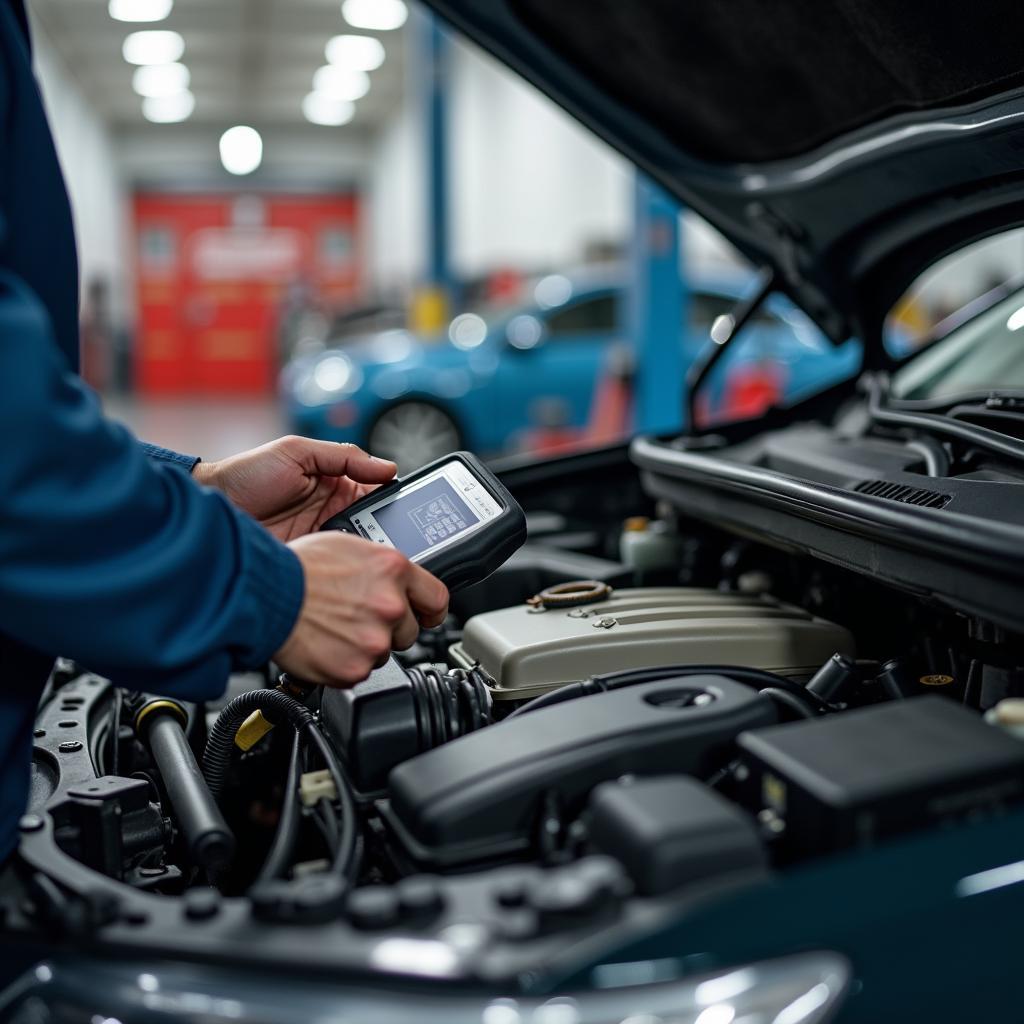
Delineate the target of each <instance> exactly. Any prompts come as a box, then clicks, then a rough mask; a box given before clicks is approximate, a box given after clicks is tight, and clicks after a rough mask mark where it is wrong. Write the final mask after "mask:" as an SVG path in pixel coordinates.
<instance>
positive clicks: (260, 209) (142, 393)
mask: <svg viewBox="0 0 1024 1024" xmlns="http://www.w3.org/2000/svg"><path fill="white" fill-rule="evenodd" d="M28 6H29V9H30V14H31V16H32V18H33V22H34V40H35V60H36V65H37V71H38V75H39V78H40V82H41V86H42V89H43V93H44V98H45V100H46V103H47V106H48V109H49V112H50V118H51V123H52V126H53V130H54V133H55V135H56V139H57V144H58V149H59V152H60V155H61V159H62V163H63V166H64V171H65V175H66V177H67V180H68V186H69V191H70V193H71V199H72V204H73V207H74V211H75V218H76V226H77V232H78V244H79V250H80V261H81V280H82V355H83V372H84V375H85V376H86V378H87V379H88V381H89V382H90V383H91V384H92V385H93V386H94V387H95V388H96V389H97V391H98V392H100V394H101V395H102V396H103V400H104V403H105V405H106V407H107V409H108V411H109V412H110V413H111V414H112V415H113V416H115V417H117V418H119V419H122V420H123V421H125V422H127V423H128V424H129V426H130V427H131V428H132V429H133V430H134V431H135V432H136V433H137V434H138V435H139V436H140V437H142V438H144V439H146V440H149V441H152V442H154V443H158V444H164V445H167V446H169V447H172V448H176V449H179V450H182V451H186V452H191V453H195V454H200V455H202V456H204V457H205V458H218V457H220V456H223V455H226V454H229V453H231V452H234V451H237V450H240V449H243V448H246V447H250V446H252V445H255V444H258V443H261V442H263V441H266V440H269V439H271V438H273V437H275V436H277V435H279V434H282V433H285V432H300V433H304V434H307V435H311V436H316V437H323V438H329V439H334V440H348V441H354V442H357V443H359V444H363V445H366V446H368V447H369V448H370V449H371V450H373V451H375V452H376V453H377V454H380V455H385V456H388V457H391V458H395V459H397V460H398V461H399V462H400V464H401V466H402V468H403V469H409V468H412V467H413V466H415V465H417V464H420V463H422V462H425V461H427V460H429V459H430V458H433V457H436V456H437V455H440V454H443V453H444V452H447V451H449V450H451V449H453V448H456V447H468V448H472V449H475V450H477V451H478V452H480V453H482V454H485V455H498V454H513V453H522V452H555V451H562V450H567V449H572V448H579V447H589V446H595V445H600V444H605V443H609V442H611V441H614V440H616V439H619V438H622V437H624V436H626V435H628V434H629V433H631V432H632V431H633V430H636V429H643V430H659V431H660V430H669V429H674V428H678V427H680V426H682V425H683V419H684V413H683V401H682V396H683V381H684V379H685V374H686V369H687V367H688V365H689V364H690V363H691V362H692V361H693V359H694V358H695V357H696V354H697V352H698V351H699V350H700V348H701V347H702V346H703V345H705V344H707V343H708V338H709V335H710V334H711V333H712V327H713V325H714V324H715V322H716V320H717V319H718V318H720V317H724V316H727V315H728V312H729V310H730V309H731V308H732V307H733V305H734V304H735V302H736V301H737V299H738V298H739V297H741V296H742V294H743V293H744V291H745V290H746V289H747V288H748V287H749V286H750V285H751V283H752V268H750V267H748V266H745V265H744V263H743V261H742V260H741V259H740V258H739V257H738V256H737V255H736V253H735V252H733V251H732V250H731V249H730V247H729V246H728V245H727V244H725V243H724V241H723V240H722V239H721V238H720V237H719V236H717V234H716V233H715V231H714V230H713V229H712V228H710V227H709V226H708V225H707V224H705V223H704V222H703V221H701V220H700V218H698V217H696V216H695V215H693V214H692V213H690V212H687V211H683V210H680V209H679V208H678V206H677V205H675V204H674V203H673V202H672V201H671V200H670V199H669V198H668V197H667V196H665V195H664V194H662V193H661V192H660V191H659V189H657V188H656V187H655V186H653V185H652V184H651V183H650V182H648V181H645V180H644V179H643V178H642V177H641V176H639V175H638V174H636V173H635V172H634V170H633V168H632V167H631V166H630V165H629V164H628V163H627V162H626V161H624V160H623V159H622V158H621V157H619V156H618V155H617V154H615V153H614V152H612V151H611V150H610V149H609V148H608V147H607V146H605V145H604V144H603V143H601V142H600V141H599V140H597V139H596V138H594V137H593V136H591V135H590V134H589V133H588V132H587V131H586V130H585V129H583V128H582V127H580V126H579V125H578V124H576V123H575V122H574V121H573V120H572V119H571V118H569V117H568V116H567V115H565V114H564V113H562V112H561V111H560V110H559V109H558V108H557V107H555V106H554V105H553V104H552V103H550V102H549V101H548V100H546V99H545V98H544V97H543V96H541V95H540V94H539V93H537V92H536V91H534V90H533V89H532V88H531V87H530V86H528V85H527V84H525V83H524V82H522V81H521V80H520V79H518V78H517V77H516V76H515V75H513V74H512V73H510V72H508V71H506V70H505V69H503V68H502V67H501V66H499V65H498V64H497V63H496V62H495V61H493V60H492V59H491V58H489V57H488V56H486V55H484V54H483V53H481V52H480V51H478V50H477V49H475V48H474V47H473V46H471V45H470V44H468V43H467V42H466V41H464V40H462V39H460V38H459V37H458V36H457V35H454V34H452V33H450V32H448V31H446V30H445V28H444V27H443V26H441V25H440V24H438V23H437V22H436V21H435V20H433V19H432V18H431V16H430V15H429V14H427V13H426V12H425V11H424V10H423V9H421V8H419V7H418V6H416V5H415V4H414V3H411V2H410V3H408V4H407V3H404V2H403V0H344V2H342V0H29V3H28ZM1022 269H1024V240H1022V236H1021V235H1020V233H1019V232H1012V233H1010V234H1008V235H1004V236H1001V237H1000V238H999V239H996V240H993V241H991V242H988V243H985V244H984V245H982V246H981V247H977V248H976V250H972V251H971V252H969V253H967V254H966V255H965V254H961V255H960V256H958V257H957V260H956V262H955V263H953V264H950V265H948V266H943V267H939V268H936V270H935V271H933V272H931V273H930V274H929V275H927V277H926V278H925V279H923V280H922V281H921V282H919V284H918V285H916V286H915V288H914V289H912V290H911V292H910V293H908V295H907V296H906V297H905V299H904V300H903V302H901V304H900V305H899V306H898V307H897V308H896V309H895V310H894V312H893V316H892V317H891V318H890V324H889V338H888V343H889V344H890V345H891V347H892V348H893V350H894V351H896V352H897V353H904V352H908V351H911V350H912V349H913V348H914V347H915V346H918V345H920V344H923V343H924V342H925V341H927V340H928V338H929V337H931V336H932V335H933V334H934V332H935V331H936V329H937V325H939V324H940V323H941V322H942V320H943V318H944V317H947V316H948V315H949V314H950V313H951V312H952V311H954V310H956V309H957V308H959V307H961V306H962V305H963V303H964V302H965V301H966V300H967V299H968V298H970V297H972V296H974V295H978V294H980V293H981V291H983V290H984V289H985V288H987V287H991V286H993V285H995V284H999V283H1001V282H1002V281H1005V280H1006V279H1008V278H1009V277H1012V276H1015V275H1017V274H1019V273H1020V271H1021V270H1022ZM723 325H724V326H727V321H721V322H720V323H719V330H721V329H724V327H723ZM857 358H858V349H857V343H856V342H855V341H851V342H848V343H847V344H846V345H844V346H840V347H839V348H835V347H833V346H831V345H830V344H829V343H827V342H826V341H825V340H824V339H823V338H822V336H821V335H820V334H819V332H818V331H817V329H816V328H815V327H814V325H813V324H811V322H810V321H809V320H807V319H806V317H804V316H803V315H802V314H801V313H800V312H799V311H798V310H797V309H795V308H794V307H793V306H792V305H790V304H789V303H788V301H787V300H785V299H784V297H782V296H775V297H773V300H772V301H771V302H769V303H768V305H767V306H766V307H765V308H764V310H763V312H762V313H761V314H759V316H758V318H757V320H756V322H754V323H753V324H751V325H750V327H749V328H748V330H747V332H746V335H745V336H744V337H743V338H742V339H741V340H740V341H739V342H738V343H737V344H736V345H734V346H732V348H731V349H730V350H729V353H728V358H727V359H725V360H723V361H722V363H721V364H720V366H719V369H718V370H716V374H715V375H714V376H713V377H712V379H711V380H710V381H709V386H708V388H707V393H706V394H702V395H701V396H700V401H699V402H698V403H697V405H696V406H695V409H696V412H695V414H696V415H699V416H701V417H705V418H707V419H716V418H717V419H723V418H733V417H739V416H748V415H754V414H756V413H757V412H759V411H761V410H763V409H764V408H766V407H768V406H769V405H772V404H774V403H777V402H780V401H785V400H788V399H790V398H793V397H798V396H799V395H800V394H803V393H805V392H808V391H811V390H815V389H818V388H821V387H824V386H826V385H827V384H828V383H830V382H832V381H834V380H837V379H839V378H840V377H842V376H846V375H848V374H849V373H850V372H853V370H854V369H855V368H856V362H857Z"/></svg>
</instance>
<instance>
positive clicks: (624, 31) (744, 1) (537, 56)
mask: <svg viewBox="0 0 1024 1024" xmlns="http://www.w3.org/2000/svg"><path fill="white" fill-rule="evenodd" d="M427 3H428V5H429V6H430V7H432V8H434V9H435V10H436V11H437V12H438V13H439V14H441V15H442V16H443V17H445V18H447V19H448V20H449V21H451V22H452V23H453V24H455V25H456V26H457V27H458V28H459V29H461V30H462V31H463V32H465V33H466V34H467V35H468V36H470V37H471V38H473V39H474V40H476V41H477V42H478V43H480V44H481V45H482V46H483V47H484V48H486V49H488V50H490V51H491V52H492V53H493V54H495V55H496V56H497V57H498V58H500V59H501V60H503V61H504V62H505V63H507V64H508V65H509V66H511V67H512V68H513V69H515V70H516V71H518V72H519V73H520V74H521V75H522V76H523V77H524V78H526V79H527V80H529V81H530V82H532V83H533V84H534V85H536V86H538V87H539V88H540V89H541V90H542V91H544V92H545V93H547V94H548V95H549V96H550V97H551V98H552V99H554V100H555V101H556V102H557V103H559V104H560V105H561V106H563V107H564V108H565V109H566V110H567V111H569V112H570V113H571V114H573V115H574V116H575V117H577V118H578V119H579V120H580V121H582V122H583V123H584V124H586V125H588V126H589V127H590V128H592V129H593V130H594V131H595V132H596V133H597V134H598V135H600V136H602V137H603V138H604V139H606V140H607V141H608V142H609V143H611V144H612V145H613V146H615V147H616V148H617V149H619V150H620V151H621V152H622V153H624V154H625V155H626V156H628V157H629V158H630V159H631V160H633V161H634V162H635V163H636V164H637V165H638V166H640V167H641V168H643V169H644V170H645V171H646V172H647V173H648V174H650V175H651V176H652V177H653V178H654V179H655V180H657V181H658V182H660V183H661V184H662V185H663V186H664V187H665V188H666V189H667V190H668V191H669V192H670V193H672V194H673V195H675V196H676V197H678V198H679V199H680V200H681V201H682V202H683V203H685V204H686V205H688V206H690V207H692V208H693V209H694V210H696V211H697V212H698V213H700V214H701V215H702V216H704V217H705V218H706V219H707V220H709V221H710V222H711V223H713V224H714V225H715V226H716V227H717V228H718V229H719V230H720V231H721V232H723V234H725V236H726V237H727V238H728V239H729V240H730V241H731V242H732V243H733V244H734V245H735V246H737V248H738V249H739V250H740V251H741V252H743V253H744V254H745V255H746V256H747V257H748V258H749V259H751V260H752V261H753V262H755V263H757V264H759V265H768V266H770V267H771V268H772V269H773V270H774V272H775V274H776V278H777V281H778V283H779V286H780V287H781V288H782V289H783V290H784V291H786V292H788V293H789V294H790V295H791V296H792V298H793V299H794V300H796V301H797V302H798V303H799V304H800V305H801V306H802V307H803V308H804V309H805V310H806V311H807V312H808V313H809V314H810V315H811V316H812V317H813V318H814V319H815V320H816V321H817V322H818V323H819V324H820V325H821V327H822V328H823V329H824V330H825V332H826V333H827V334H828V335H829V336H830V337H832V338H833V340H836V341H840V340H842V339H844V338H845V337H847V336H849V335H850V334H857V335H859V336H860V337H862V338H863V339H864V341H865V342H866V344H867V348H868V355H869V362H872V361H874V362H877V363H879V364H880V365H881V364H884V362H885V358H884V354H883V350H882V346H881V344H880V341H881V324H882V319H883V317H884V315H885V313H886V312H887V310H888V309H889V308H890V306H891V305H892V304H893V302H894V301H895V300H896V298H897V297H898V296H899V294H900V293H901V292H902V290H903V289H904V288H905V287H906V285H907V284H909V282H910V281H911V280H912V279H913V277H914V276H915V275H916V274H917V273H918V272H919V271H920V270H921V269H923V267H924V266H926V265H927V264H928V263H930V262H932V261H933V260H935V259H937V258H939V257H940V256H942V255H945V254H946V253H947V252H950V251H952V250H954V249H955V248H958V247H959V246H960V245H963V244H965V243H966V242H968V241H971V240H973V239H975V238H979V237H982V236H983V235H985V234H989V233H991V232H993V231H995V230H999V229H1001V228H1002V227H1005V226H1008V225H1009V224H1011V223H1013V222H1024V51H1022V50H1021V48H1020V43H1019V40H1020V38H1021V35H1022V32H1024V5H1021V4H1019V3H1010V2H1007V0H975V2H973V3H971V4H969V5H966V6H965V5H963V4H954V3H952V2H949V0H940V2H938V3H936V2H934V0H933V2H930V3H925V2H924V0H905V2H899V3H894V2H893V0H831V2H828V0H826V2H819V3H812V2H808V0H773V2H771V3H766V2H765V0H637V2H633V3H628V2H623V0H558V2H557V3H551V2H550V0H427ZM873 343H874V344H873ZM872 353H873V355H874V359H872V358H871V357H872Z"/></svg>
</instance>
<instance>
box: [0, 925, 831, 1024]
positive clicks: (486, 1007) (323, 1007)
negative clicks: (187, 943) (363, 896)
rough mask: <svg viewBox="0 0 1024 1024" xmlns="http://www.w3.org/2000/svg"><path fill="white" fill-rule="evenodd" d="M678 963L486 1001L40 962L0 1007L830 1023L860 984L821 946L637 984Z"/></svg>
mask: <svg viewBox="0 0 1024 1024" xmlns="http://www.w3.org/2000/svg"><path fill="white" fill-rule="evenodd" d="M394 941H395V940H393V939H384V940H382V942H383V943H389V942H390V943H392V944H393V943H394ZM421 944H422V943H420V942H417V941H416V940H407V941H406V949H405V953H404V955H407V956H409V957H411V958H412V960H414V961H416V962H417V963H419V962H421V961H423V955H422V952H421V951H419V950H418V948H417V947H418V945H421ZM428 945H430V946H432V947H433V946H441V945H444V943H441V942H439V941H434V942H430V943H428ZM460 957H461V954H459V953H458V951H457V950H456V949H455V948H454V947H451V955H450V956H449V957H448V958H446V959H444V960H443V961H442V960H439V959H438V957H437V955H436V951H432V952H431V956H430V958H429V962H427V961H423V962H422V963H420V966H421V969H420V970H419V971H415V970H409V968H415V966H416V964H415V963H412V964H402V963H396V964H394V965H393V966H394V967H395V968H397V969H399V970H402V971H406V972H407V973H419V974H420V975H421V976H424V975H430V974H435V975H436V976H438V977H444V976H448V975H450V974H451V973H452V972H453V968H456V966H457V963H456V962H457V961H459V960H460ZM398 959H399V960H400V959H401V957H399V958H398ZM669 964H671V965H672V966H673V969H674V967H675V966H676V965H677V961H674V960H673V961H659V960H655V961H642V962H639V963H634V964H609V965H605V966H604V967H601V968H599V969H598V970H597V972H595V982H596V984H597V988H596V989H595V990H593V991H589V992H585V993H578V994H572V995H561V996H554V997H552V998H549V999H538V998H515V999H512V998H504V997H497V998H491V999H488V998H486V997H482V996H480V995H479V994H471V993H460V992H458V991H447V992H445V991H444V990H442V989H438V988H436V987H426V988H424V989H423V991H422V992H421V993H418V994H416V995H415V996H414V995H413V991H414V990H413V989H410V988H409V987H408V979H406V983H405V986H404V990H403V989H398V988H394V987H393V986H390V985H388V983H387V981H386V978H382V980H381V982H380V983H379V984H377V985H374V984H373V983H372V982H370V983H365V982H364V983H362V984H355V983H349V984H341V983H337V982H336V983H333V984H332V983H326V982H325V983H318V982H315V981H312V980H310V979H305V980H303V979H299V978H296V977H294V976H292V975H290V974H289V973H288V970H286V969H284V968H282V970H281V971H280V972H278V973H268V972H266V971H264V972H263V973H258V972H256V971H249V972H246V971H241V970H230V971H229V970H225V969H223V968H218V967H204V968H199V967H197V966H196V965H188V966H185V965H176V964H167V963H164V964H161V965H159V966H158V967H157V966H155V965H147V966H146V967H145V968H140V966H139V965H132V964H131V963H129V962H124V961H120V962H119V961H113V960H112V961H106V960H105V961H95V960H90V959H88V958H86V957H80V958H76V959H74V960H71V959H69V960H64V961H58V962H56V963H50V964H41V965H40V966H39V967H37V968H36V969H35V970H34V971H32V972H30V973H29V974H28V975H27V976H26V977H23V978H22V980H21V981H20V982H18V983H16V984H15V985H14V986H12V988H11V989H9V990H8V992H7V993H6V998H5V999H4V1000H3V1001H2V1003H0V1011H3V1013H4V1019H5V1020H9V1019H11V1016H8V1015H9V1014H13V1016H14V1017H15V1018H17V1019H21V1018H19V1017H18V1015H17V1012H16V1011H19V1010H21V1009H23V1008H26V1007H31V1008H32V1013H33V1014H34V1016H33V1017H32V1019H33V1020H35V1019H37V1018H38V1019H40V1020H43V1019H46V1020H54V1021H60V1022H61V1024H90V1022H95V1021H97V1020H104V1021H109V1020H111V1019H113V1020H119V1021H141V1020H156V1019H157V1016H159V1018H160V1019H161V1020H163V1019H165V1016H166V1018H168V1019H170V1018H171V1017H173V1018H174V1019H176V1020H178V1019H180V1020H182V1021H186V1020H187V1021H196V1020H199V1019H202V1020H204V1021H207V1022H210V1024H213V1022H215V1021H225V1022H226V1021H230V1020H246V1021H252V1022H254V1024H257V1022H258V1024H292V1022H294V1021H297V1020H317V1021H322V1022H325V1024H341V1022H342V1021H382V1022H384V1021H387V1022H397V1021H408V1020H410V1019H412V1017H411V1016H410V1000H411V999H413V998H415V1000H416V1004H415V1005H416V1010H415V1014H413V1015H412V1016H415V1019H416V1021H417V1022H419V1024H622V1022H624V1021H629V1022H640V1021H643V1022H644V1024H733V1022H735V1024H741V1022H742V1024H822V1022H824V1021H826V1020H828V1019H829V1018H830V1017H831V1016H832V1015H833V1014H834V1013H835V1011H836V1009H837V1008H838V1007H839V1004H840V1002H841V1000H842V997H843V996H844V994H845V993H846V989H847V985H848V982H849V979H850V970H849V965H848V964H847V962H846V961H845V960H844V959H843V958H842V957H840V956H838V955H837V954H835V953H826V952H819V953H806V954H800V955H799V956H792V957H786V958H785V959H781V960H770V961H765V962H762V963H756V964H749V965H746V966H744V967H739V968H734V969H732V970H729V971H719V972H717V973H714V974H706V975H702V976H700V977H696V978H685V979H679V980H676V981H659V980H652V981H651V982H650V983H649V984H637V980H638V979H640V978H642V977H647V978H650V979H657V978H663V977H665V976H666V974H671V973H672V972H671V971H669V970H667V968H666V965H669ZM430 967H433V968H435V970H433V971H432V970H429V969H428V968H430ZM438 967H440V968H441V970H439V971H438V970H436V968H438ZM455 973H457V971H455ZM620 982H625V984H620ZM58 1011H59V1012H58ZM50 1013H53V1016H50V1015H49V1014H50ZM25 1019H28V1018H27V1017H26V1018H25Z"/></svg>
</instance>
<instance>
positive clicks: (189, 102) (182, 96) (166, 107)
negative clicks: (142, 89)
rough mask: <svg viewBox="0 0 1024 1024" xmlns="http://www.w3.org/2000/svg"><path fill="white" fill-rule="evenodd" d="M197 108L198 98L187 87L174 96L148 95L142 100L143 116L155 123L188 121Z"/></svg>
mask: <svg viewBox="0 0 1024 1024" xmlns="http://www.w3.org/2000/svg"><path fill="white" fill-rule="evenodd" d="M195 108H196V98H195V96H193V95H192V93H190V92H189V91H188V90H187V89H186V90H185V91H184V92H178V93H175V94H174V95H173V96H147V97H146V98H145V99H144V100H143V101H142V116H143V117H144V118H145V119H146V120H147V121H152V122H153V123H154V124H174V123H176V122H178V121H186V120H188V118H189V117H190V116H191V115H192V111H193V110H195Z"/></svg>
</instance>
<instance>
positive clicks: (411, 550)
mask: <svg viewBox="0 0 1024 1024" xmlns="http://www.w3.org/2000/svg"><path fill="white" fill-rule="evenodd" d="M501 511H502V506H501V505H500V504H499V503H498V502H497V501H496V500H495V499H494V497H493V495H491V494H490V492H489V491H488V490H487V488H486V487H485V486H484V485H483V483H481V481H480V480H478V479H477V478H476V477H475V476H474V475H473V474H472V473H471V472H470V471H469V469H468V468H467V467H466V466H464V465H463V464H462V463H460V462H457V461H453V462H451V463H449V464H447V465H445V466H441V467H440V468H439V469H437V470H435V471H434V472H432V473H429V474H427V475H426V476H424V477H422V478H421V479H419V480H415V481H413V482H411V483H409V484H408V485H407V486H404V487H402V488H400V489H399V490H398V491H397V492H395V493H392V494H391V495H389V496H388V497H386V498H382V499H381V500H380V501H379V502H376V503H373V504H371V505H369V506H367V507H365V508H363V509H362V510H361V511H359V512H357V513H355V514H353V515H352V518H351V522H352V525H353V526H354V527H355V528H356V530H357V531H358V532H359V534H360V535H361V536H363V537H365V538H366V539H367V540H370V541H373V542H374V543H376V544H387V545H389V546H390V547H394V548H397V549H398V550H399V551H401V552H402V554H404V555H406V556H407V557H408V558H411V559H413V560H416V559H418V558H423V557H426V556H427V555H429V554H430V553H432V552H434V551H436V550H438V549H439V548H443V547H447V546H448V545H451V544H455V543H457V542H458V541H459V540H460V539H461V538H462V537H463V536H464V535H466V534H467V533H472V532H473V531H474V530H477V529H479V528H480V527H482V526H483V525H485V524H486V523H487V522H489V521H491V520H492V519H495V518H497V517H498V516H499V515H501Z"/></svg>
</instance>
